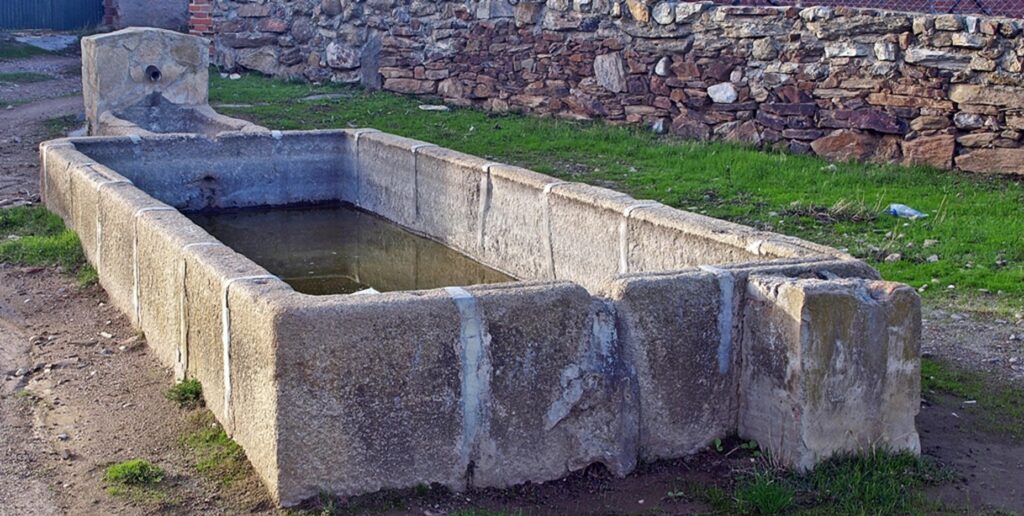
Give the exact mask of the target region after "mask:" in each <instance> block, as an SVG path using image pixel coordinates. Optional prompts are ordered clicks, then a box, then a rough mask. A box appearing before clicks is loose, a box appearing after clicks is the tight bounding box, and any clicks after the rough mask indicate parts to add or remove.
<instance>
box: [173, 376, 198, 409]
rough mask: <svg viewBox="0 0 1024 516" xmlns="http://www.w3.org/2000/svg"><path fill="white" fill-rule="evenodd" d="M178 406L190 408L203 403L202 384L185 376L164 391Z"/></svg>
mask: <svg viewBox="0 0 1024 516" xmlns="http://www.w3.org/2000/svg"><path fill="white" fill-rule="evenodd" d="M164 396H166V397H167V399H169V400H171V401H173V402H174V403H177V404H178V406H179V407H181V408H185V409H192V408H196V407H199V406H202V405H203V386H202V384H200V383H199V380H196V379H195V378H187V379H185V380H184V381H182V382H181V383H178V384H176V385H175V386H174V387H171V388H170V389H167V392H165V393H164Z"/></svg>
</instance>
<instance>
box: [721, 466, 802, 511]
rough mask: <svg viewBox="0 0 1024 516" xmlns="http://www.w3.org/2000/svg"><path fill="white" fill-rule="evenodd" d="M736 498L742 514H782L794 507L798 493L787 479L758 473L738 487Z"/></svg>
mask: <svg viewBox="0 0 1024 516" xmlns="http://www.w3.org/2000/svg"><path fill="white" fill-rule="evenodd" d="M735 498H736V507H737V508H738V509H739V510H740V511H741V512H744V513H755V514H780V513H782V512H783V511H785V510H787V509H789V508H790V507H791V506H792V505H793V502H794V500H795V498H796V493H795V490H794V489H793V487H791V486H790V485H789V482H787V480H786V479H785V478H782V477H778V476H775V475H772V474H770V473H768V472H757V473H754V474H753V475H751V476H750V477H749V478H747V479H744V480H743V481H742V482H740V484H739V485H738V486H736V492H735Z"/></svg>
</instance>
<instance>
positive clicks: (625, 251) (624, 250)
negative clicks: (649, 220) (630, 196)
mask: <svg viewBox="0 0 1024 516" xmlns="http://www.w3.org/2000/svg"><path fill="white" fill-rule="evenodd" d="M659 205H661V203H659V202H657V201H640V202H637V203H636V204H631V205H629V206H627V207H626V209H624V210H622V220H621V221H619V274H626V273H628V272H629V218H630V217H631V216H632V215H633V212H634V211H636V210H639V209H641V208H649V207H652V206H659Z"/></svg>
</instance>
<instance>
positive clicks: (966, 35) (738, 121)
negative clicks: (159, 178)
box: [197, 0, 1024, 173]
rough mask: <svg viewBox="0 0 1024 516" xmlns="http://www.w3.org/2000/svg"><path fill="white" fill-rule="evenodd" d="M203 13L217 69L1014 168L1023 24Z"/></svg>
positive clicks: (756, 13) (925, 19)
mask: <svg viewBox="0 0 1024 516" xmlns="http://www.w3.org/2000/svg"><path fill="white" fill-rule="evenodd" d="M212 20H213V25H212V27H213V29H212V30H213V39H214V47H215V51H216V52H215V60H216V62H217V63H218V64H219V65H220V66H222V67H224V68H226V69H248V70H256V71H260V72H263V73H266V74H270V75H276V76H282V77H303V78H305V79H307V80H310V81H334V82H349V83H358V82H361V83H363V84H367V85H370V86H374V85H376V84H380V85H381V86H382V87H383V88H384V89H386V90H390V91H395V92H400V93H405V94H413V95H433V96H439V97H442V98H443V99H444V100H445V101H446V102H449V103H452V104H457V105H464V106H473V107H476V108H480V109H486V110H491V111H498V112H504V111H520V112H526V113H535V114H542V115H553V116H558V117H565V118H573V119H604V120H607V121H610V122H613V123H630V124H642V125H644V126H647V127H650V128H651V129H652V130H656V131H659V132H670V133H673V134H676V135H679V136H682V137H687V138H697V139H722V140H731V141H739V142H744V143H748V144H752V145H758V146H762V147H773V148H783V149H788V150H789V151H792V152H796V153H815V154H818V155H821V156H824V157H826V158H829V159H837V160H846V159H856V160H866V161H875V162H899V163H906V164H914V163H924V164H929V165H933V166H937V167H941V168H951V167H954V166H958V167H959V168H962V169H964V170H969V171H977V172H1010V173H1024V149H1022V145H1021V141H1022V131H1024V100H1022V99H1024V76H1022V75H1021V71H1022V60H1024V37H1022V36H1021V29H1022V21H1021V20H1012V19H1005V18H991V17H972V16H961V15H926V14H917V15H914V14H907V13H895V12H885V11H874V10H858V9H848V8H836V9H832V8H828V7H812V8H806V9H800V8H796V7H749V6H747V7H744V6H721V5H718V6H715V5H711V4H710V3H675V2H668V1H661V2H657V1H650V0H625V1H623V2H619V1H615V0H590V1H589V2H583V1H582V0H573V1H572V2H570V1H569V0H548V1H546V2H542V1H541V2H538V1H531V0H520V1H519V2H518V3H516V4H515V5H513V4H511V3H509V2H508V1H507V0H476V1H474V2H470V3H466V2H462V1H458V2H456V1H441V2H427V1H420V0H402V1H395V2H392V3H387V4H385V3H371V2H366V3H362V2H342V1H340V0H292V1H285V0H269V1H268V2H265V3H262V4H259V3H250V2H233V1H230V0H220V1H218V2H217V3H216V4H215V5H214V10H213V13H212ZM199 26H205V24H199V25H197V27H199Z"/></svg>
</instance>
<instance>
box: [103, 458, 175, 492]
mask: <svg viewBox="0 0 1024 516" xmlns="http://www.w3.org/2000/svg"><path fill="white" fill-rule="evenodd" d="M163 479H164V470H163V469H161V468H160V467H159V466H154V465H153V464H150V463H149V461H146V460H143V459H132V460H127V461H124V462H118V463H117V464H111V465H110V466H107V469H106V470H105V471H104V473H103V480H105V481H106V482H107V483H110V484H121V485H126V486H152V485H155V484H159V483H160V482H162V481H163Z"/></svg>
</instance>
